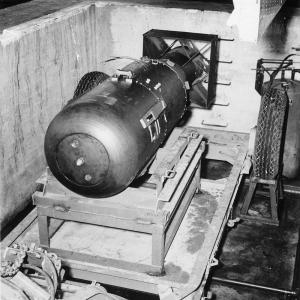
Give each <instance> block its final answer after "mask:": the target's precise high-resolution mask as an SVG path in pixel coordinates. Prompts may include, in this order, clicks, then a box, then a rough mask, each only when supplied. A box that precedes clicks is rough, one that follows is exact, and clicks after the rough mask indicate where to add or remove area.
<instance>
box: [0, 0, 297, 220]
mask: <svg viewBox="0 0 300 300" xmlns="http://www.w3.org/2000/svg"><path fill="white" fill-rule="evenodd" d="M228 18H229V13H228V12H220V11H219V12H218V11H201V10H195V9H188V10H182V9H178V8H162V7H153V6H147V5H136V4H132V5H131V4H128V3H126V4H125V3H123V4H122V3H120V4H117V3H108V2H102V1H101V2H97V3H96V5H90V4H81V5H78V6H76V7H74V8H70V9H65V10H63V11H61V12H58V13H55V14H52V15H49V16H46V17H43V18H40V19H38V20H33V21H31V22H27V23H24V24H22V25H19V26H16V27H13V28H10V29H7V30H4V31H3V33H2V35H0V102H1V111H0V141H1V142H0V206H1V224H2V225H4V224H6V223H7V221H8V220H9V219H10V218H12V217H13V216H14V215H15V214H16V213H17V212H18V211H20V210H21V209H22V208H23V207H24V206H25V205H26V203H28V199H30V195H31V193H32V191H33V190H34V186H35V184H34V182H35V180H36V179H37V178H38V177H39V176H40V174H41V172H42V171H43V169H44V168H45V161H44V154H43V139H44V134H45V130H46V129H47V126H48V124H49V122H50V120H51V119H52V118H53V116H54V115H55V114H56V113H57V112H58V111H59V110H60V109H61V108H62V106H63V105H64V104H65V103H66V101H67V100H68V99H70V98H71V97H72V93H73V91H74V89H75V86H76V84H77V82H78V81H79V79H80V77H81V76H82V75H83V74H84V73H86V72H88V71H93V70H100V71H104V72H107V73H108V74H111V73H112V72H113V71H114V70H115V68H117V67H118V68H119V67H120V66H122V65H123V64H126V63H128V61H124V60H123V61H122V60H121V61H113V62H110V63H104V62H103V61H104V60H105V59H107V58H109V57H111V56H122V55H126V56H132V57H135V58H138V57H140V56H141V55H142V34H143V33H145V32H146V31H148V30H150V29H153V28H155V29H164V30H179V31H191V32H201V33H211V34H218V35H219V36H220V37H223V38H228V37H232V38H234V41H233V42H229V41H221V43H220V59H222V60H232V61H233V63H232V64H220V66H219V72H220V76H219V77H220V79H226V80H230V81H231V82H232V84H231V86H230V87H228V86H218V88H217V102H225V103H227V102H228V103H229V105H228V106H218V105H215V106H214V107H213V108H212V109H211V110H209V111H203V110H198V109H197V110H196V109H195V110H193V111H192V116H191V119H190V120H189V124H190V125H195V126H203V125H202V122H203V120H204V121H207V120H210V119H212V121H213V122H217V123H218V122H219V124H220V122H221V121H222V122H223V123H224V122H225V123H227V124H228V125H227V127H226V128H227V129H228V130H235V131H244V132H247V131H249V129H250V128H251V127H252V126H253V125H254V124H255V123H256V119H257V112H258V108H259V104H260V99H259V96H258V95H257V93H256V92H255V91H254V79H255V72H254V71H252V70H251V68H253V67H255V65H256V60H257V59H258V58H260V57H282V56H283V55H284V54H286V53H287V52H289V49H290V46H291V45H293V46H294V44H293V43H294V42H295V41H296V40H298V41H300V39H299V35H300V33H299V30H297V28H299V25H300V16H299V14H298V15H295V16H291V18H290V19H289V20H288V26H287V29H284V30H286V32H283V33H284V37H283V36H282V35H283V34H282V29H281V27H280V26H281V25H279V27H278V28H279V29H278V32H277V31H276V33H275V35H274V34H267V35H266V37H265V38H264V39H263V40H262V41H261V42H260V43H259V44H255V43H249V42H242V41H241V40H240V37H239V35H238V31H237V29H236V28H231V27H228V26H227V25H226V22H227V20H228ZM279 23H280V22H279ZM282 28H283V27H282ZM279 37H280V39H283V40H282V41H281V42H280V39H279ZM222 122H221V123H222Z"/></svg>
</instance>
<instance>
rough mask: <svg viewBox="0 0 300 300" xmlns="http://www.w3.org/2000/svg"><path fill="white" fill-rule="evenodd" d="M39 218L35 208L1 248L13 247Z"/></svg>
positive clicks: (2, 243) (7, 237)
mask: <svg viewBox="0 0 300 300" xmlns="http://www.w3.org/2000/svg"><path fill="white" fill-rule="evenodd" d="M36 218H37V208H34V209H33V210H32V211H31V212H30V213H29V214H28V215H27V216H26V218H25V219H24V220H22V221H21V222H20V223H19V224H18V225H17V226H16V227H15V228H14V229H13V230H12V231H11V232H10V233H9V234H8V235H7V236H6V237H5V238H4V239H3V240H2V241H1V248H2V249H5V248H6V247H9V246H11V245H12V244H13V243H14V242H15V241H16V239H17V238H18V237H19V236H20V235H22V234H23V233H24V232H25V231H26V230H27V229H28V227H29V226H30V225H31V224H32V223H33V222H34V221H35V220H36Z"/></svg>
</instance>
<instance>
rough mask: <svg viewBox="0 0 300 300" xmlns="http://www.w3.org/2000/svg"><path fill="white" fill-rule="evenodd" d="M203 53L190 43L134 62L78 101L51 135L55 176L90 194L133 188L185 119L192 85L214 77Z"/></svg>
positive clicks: (49, 149) (53, 126) (59, 118)
mask: <svg viewBox="0 0 300 300" xmlns="http://www.w3.org/2000/svg"><path fill="white" fill-rule="evenodd" d="M196 56H198V53H197V51H196V50H195V49H194V48H192V47H190V48H189V47H187V46H186V45H182V46H179V47H176V48H174V49H171V50H170V51H167V53H166V54H164V55H163V56H162V57H161V58H159V59H149V58H147V57H143V58H142V59H141V60H134V61H133V62H131V63H130V64H128V65H127V66H126V67H124V68H122V69H120V70H117V71H116V73H115V74H114V75H113V76H111V77H108V76H105V77H104V79H105V80H103V81H102V82H100V83H99V84H97V85H96V86H95V87H94V88H93V89H91V90H89V91H87V92H85V93H83V94H82V95H79V96H77V97H74V98H73V99H72V100H70V101H69V102H68V103H67V105H66V106H65V107H64V108H63V109H62V111H61V112H59V113H58V114H57V116H56V117H55V118H54V119H53V121H52V122H51V123H50V125H49V127H48V129H47V132H46V137H45V144H44V148H45V155H46V160H47V163H48V165H49V168H50V170H51V171H52V173H53V175H54V176H55V177H56V178H57V179H58V180H59V181H60V182H61V183H62V184H63V185H65V186H66V187H67V188H69V189H70V190H72V191H74V192H76V193H78V194H81V195H84V196H88V197H97V198H98V197H99V198H101V197H109V196H111V195H114V194H116V193H119V192H121V191H122V190H124V189H125V188H126V187H128V185H129V184H130V183H131V182H132V181H133V180H134V179H135V178H136V177H137V176H138V175H139V174H140V173H141V172H142V171H143V170H144V168H145V166H147V164H148V163H149V161H151V159H152V158H153V157H154V156H155V154H156V151H157V149H158V148H159V146H160V145H161V144H162V143H163V142H164V141H165V139H166V138H167V136H168V135H169V133H170V132H171V130H172V129H173V128H174V127H175V125H176V124H177V123H178V121H179V120H180V119H181V118H182V117H183V115H184V113H185V111H186V109H187V107H188V104H189V87H190V86H191V84H192V83H193V82H194V81H195V80H196V79H197V78H205V77H206V75H207V74H206V71H205V66H204V65H203V63H201V60H195V59H193V58H195V57H196Z"/></svg>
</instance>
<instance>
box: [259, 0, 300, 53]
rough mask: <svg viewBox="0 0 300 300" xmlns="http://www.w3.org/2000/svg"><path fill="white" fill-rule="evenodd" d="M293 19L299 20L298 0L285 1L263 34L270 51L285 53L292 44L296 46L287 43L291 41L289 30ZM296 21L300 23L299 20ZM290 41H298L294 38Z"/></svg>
mask: <svg viewBox="0 0 300 300" xmlns="http://www.w3.org/2000/svg"><path fill="white" fill-rule="evenodd" d="M295 19H297V20H300V0H295V1H293V0H291V1H287V2H286V3H285V5H284V6H283V7H282V9H281V10H280V12H279V13H278V14H277V16H276V17H275V18H274V20H273V21H272V23H271V24H270V25H269V27H268V28H267V30H266V32H265V33H264V35H263V39H264V42H265V43H267V44H268V47H269V50H270V51H272V52H274V53H278V54H281V53H283V54H284V55H285V54H286V53H288V52H291V51H292V49H291V47H292V46H296V45H290V44H289V43H291V38H290V36H289V31H290V28H291V27H292V26H293V24H292V21H293V20H295ZM298 23H299V25H300V21H298ZM292 42H295V43H297V42H298V43H299V41H295V40H293V41H292Z"/></svg>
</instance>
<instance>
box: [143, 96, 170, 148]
mask: <svg viewBox="0 0 300 300" xmlns="http://www.w3.org/2000/svg"><path fill="white" fill-rule="evenodd" d="M165 108H166V103H165V101H163V100H162V101H159V102H157V103H156V104H154V105H153V106H152V107H151V108H150V109H149V110H148V111H147V113H146V114H145V115H144V116H143V117H142V118H141V119H140V123H141V124H142V126H143V128H148V129H149V133H150V138H151V142H152V141H155V140H156V139H157V137H158V136H159V134H160V130H161V128H160V124H159V120H158V118H159V116H160V115H161V113H162V112H163V111H164V110H165ZM152 123H154V124H153V125H152Z"/></svg>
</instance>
